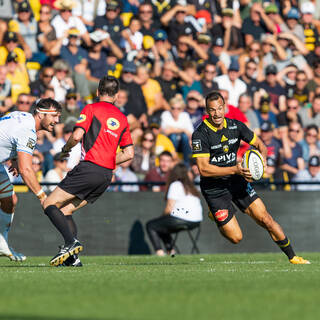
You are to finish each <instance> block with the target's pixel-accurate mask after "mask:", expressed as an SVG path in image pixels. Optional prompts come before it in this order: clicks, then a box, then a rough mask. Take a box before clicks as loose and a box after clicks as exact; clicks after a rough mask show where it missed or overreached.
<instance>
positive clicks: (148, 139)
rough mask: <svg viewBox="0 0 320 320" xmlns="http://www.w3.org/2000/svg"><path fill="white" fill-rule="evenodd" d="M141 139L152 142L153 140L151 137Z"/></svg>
mask: <svg viewBox="0 0 320 320" xmlns="http://www.w3.org/2000/svg"><path fill="white" fill-rule="evenodd" d="M143 141H148V142H153V141H154V140H153V139H146V138H144V139H143Z"/></svg>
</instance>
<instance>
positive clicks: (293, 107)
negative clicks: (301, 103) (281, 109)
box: [288, 106, 298, 110]
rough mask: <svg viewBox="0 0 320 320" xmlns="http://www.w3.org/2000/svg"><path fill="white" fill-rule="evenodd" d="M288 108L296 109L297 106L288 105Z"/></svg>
mask: <svg viewBox="0 0 320 320" xmlns="http://www.w3.org/2000/svg"><path fill="white" fill-rule="evenodd" d="M288 109H292V110H296V109H298V107H297V106H288Z"/></svg>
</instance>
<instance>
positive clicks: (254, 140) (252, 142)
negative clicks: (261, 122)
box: [249, 133, 257, 146]
mask: <svg viewBox="0 0 320 320" xmlns="http://www.w3.org/2000/svg"><path fill="white" fill-rule="evenodd" d="M256 140H257V135H256V134H255V133H254V134H253V138H252V140H251V141H250V142H249V144H250V145H252V146H253V144H254V143H255V142H256Z"/></svg>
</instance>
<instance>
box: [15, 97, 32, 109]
mask: <svg viewBox="0 0 320 320" xmlns="http://www.w3.org/2000/svg"><path fill="white" fill-rule="evenodd" d="M31 105H32V97H31V96H30V94H28V93H20V94H19V96H18V99H17V102H16V104H15V106H14V107H13V109H12V111H22V112H30V109H31Z"/></svg>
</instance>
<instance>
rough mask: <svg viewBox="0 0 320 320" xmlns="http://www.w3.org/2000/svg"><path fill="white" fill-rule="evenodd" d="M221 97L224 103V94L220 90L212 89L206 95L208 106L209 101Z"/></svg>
mask: <svg viewBox="0 0 320 320" xmlns="http://www.w3.org/2000/svg"><path fill="white" fill-rule="evenodd" d="M218 99H221V100H222V101H223V104H225V101H224V98H223V95H222V94H221V93H220V92H218V91H211V92H210V93H209V94H208V95H207V96H206V107H207V106H208V103H209V101H214V100H218Z"/></svg>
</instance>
